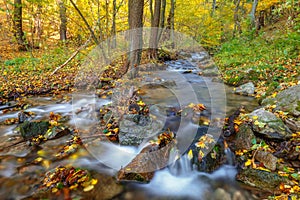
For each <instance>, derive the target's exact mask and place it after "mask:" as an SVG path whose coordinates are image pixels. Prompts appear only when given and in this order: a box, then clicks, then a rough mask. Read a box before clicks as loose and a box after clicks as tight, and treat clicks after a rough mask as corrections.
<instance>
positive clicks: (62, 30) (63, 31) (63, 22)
mask: <svg viewBox="0 0 300 200" xmlns="http://www.w3.org/2000/svg"><path fill="white" fill-rule="evenodd" d="M58 5H59V17H60V26H59V35H60V40H62V41H65V40H67V15H66V12H67V9H66V6H65V3H64V1H63V0H59V1H58Z"/></svg>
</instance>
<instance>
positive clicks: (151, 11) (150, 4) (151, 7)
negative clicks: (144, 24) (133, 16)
mask: <svg viewBox="0 0 300 200" xmlns="http://www.w3.org/2000/svg"><path fill="white" fill-rule="evenodd" d="M149 10H150V19H151V24H153V23H154V22H153V21H154V17H153V15H154V14H153V1H152V0H149Z"/></svg>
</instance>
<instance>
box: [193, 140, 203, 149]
mask: <svg viewBox="0 0 300 200" xmlns="http://www.w3.org/2000/svg"><path fill="white" fill-rule="evenodd" d="M195 145H196V147H200V148H204V147H205V146H206V145H205V143H204V142H203V141H199V142H197V143H196V144H195Z"/></svg>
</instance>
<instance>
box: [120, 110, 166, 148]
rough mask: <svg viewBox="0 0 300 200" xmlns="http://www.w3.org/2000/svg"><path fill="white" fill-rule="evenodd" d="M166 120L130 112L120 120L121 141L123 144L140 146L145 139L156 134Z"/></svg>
mask: <svg viewBox="0 0 300 200" xmlns="http://www.w3.org/2000/svg"><path fill="white" fill-rule="evenodd" d="M163 126H164V122H163V121H160V120H155V119H153V118H151V117H147V116H143V115H137V114H129V115H125V116H124V117H123V119H122V120H121V121H120V132H119V142H120V144H122V145H133V146H138V145H139V144H141V143H142V142H143V140H144V139H146V138H150V137H152V136H155V135H156V133H158V131H160V130H162V128H163Z"/></svg>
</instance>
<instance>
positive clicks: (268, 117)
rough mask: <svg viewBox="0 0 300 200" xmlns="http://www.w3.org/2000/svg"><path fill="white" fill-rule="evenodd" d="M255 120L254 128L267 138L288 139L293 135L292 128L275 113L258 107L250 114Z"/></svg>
mask: <svg viewBox="0 0 300 200" xmlns="http://www.w3.org/2000/svg"><path fill="white" fill-rule="evenodd" d="M249 116H250V118H252V119H253V120H254V123H253V130H254V131H255V132H257V133H259V134H261V135H263V136H264V137H266V138H270V139H279V140H286V139H289V138H291V137H292V132H291V130H290V129H289V128H288V127H287V126H286V125H285V124H284V123H283V121H282V120H281V119H280V118H278V117H276V115H274V114H273V113H271V112H269V111H266V110H264V109H263V108H260V109H257V110H255V111H253V112H252V113H250V114H249Z"/></svg>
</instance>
